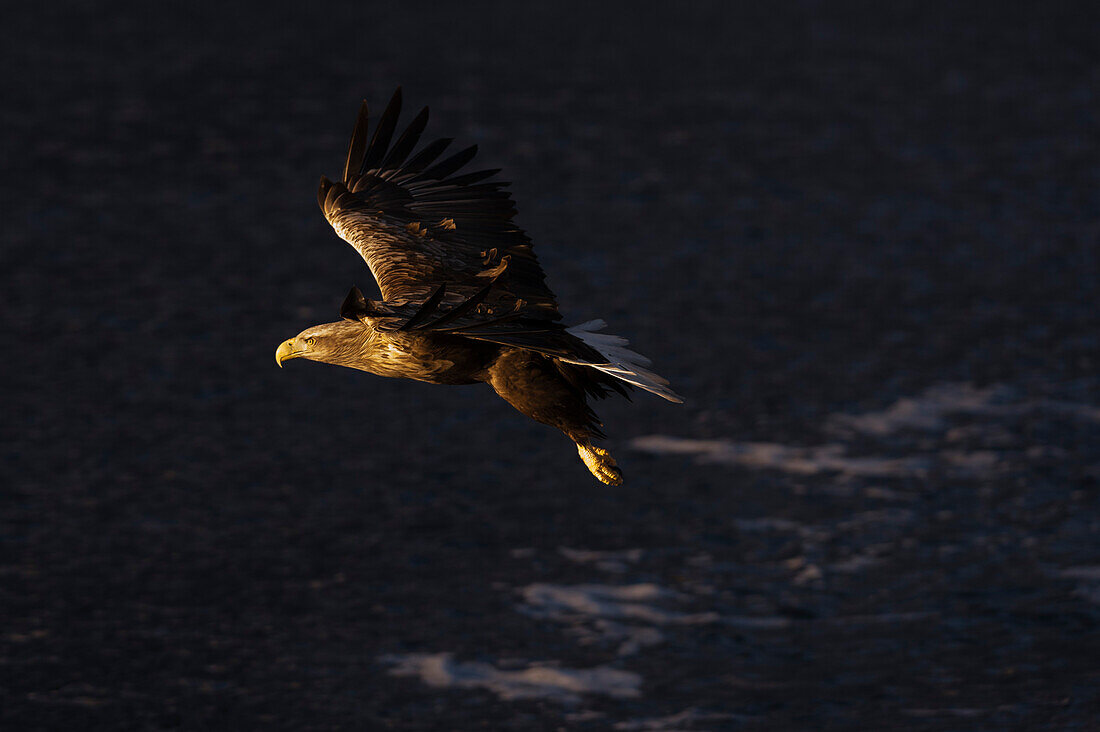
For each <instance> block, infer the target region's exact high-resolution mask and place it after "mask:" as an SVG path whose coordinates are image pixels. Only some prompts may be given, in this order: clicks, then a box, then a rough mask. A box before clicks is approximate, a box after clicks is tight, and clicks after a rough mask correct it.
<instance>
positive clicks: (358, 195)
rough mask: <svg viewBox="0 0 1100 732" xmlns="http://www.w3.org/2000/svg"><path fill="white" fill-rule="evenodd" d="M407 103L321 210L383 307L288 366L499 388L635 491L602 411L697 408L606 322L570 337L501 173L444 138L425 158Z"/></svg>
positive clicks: (364, 122)
mask: <svg viewBox="0 0 1100 732" xmlns="http://www.w3.org/2000/svg"><path fill="white" fill-rule="evenodd" d="M400 114H401V89H400V87H399V88H398V89H397V91H395V92H394V94H393V97H392V98H391V99H390V102H389V104H388V105H387V106H386V109H385V111H384V112H383V113H382V115H381V117H380V118H379V120H378V124H377V125H376V126H375V127H374V133H373V134H372V135H371V134H368V133H369V131H370V130H369V115H368V111H367V103H366V101H364V102H363V104H362V106H361V107H360V109H359V116H358V118H357V119H356V122H355V127H354V129H353V131H352V134H351V142H350V144H349V145H348V153H347V159H346V161H345V163H344V174H343V176H342V177H341V179H340V180H338V181H332V180H329V179H328V178H326V177H324V176H322V177H321V185H320V188H319V189H318V191H317V202H318V204H320V206H321V210H322V211H323V212H324V215H325V218H326V219H327V220H328V222H329V224H331V225H332V228H333V229H335V230H336V233H337V234H338V235H339V236H340V238H342V239H343V240H344V241H346V242H347V243H348V244H351V246H353V247H354V248H355V249H356V251H358V252H359V254H360V255H361V256H362V257H363V259H364V260H365V261H366V263H367V267H368V268H370V271H371V274H372V275H373V276H374V279H375V280H376V281H377V283H378V289H379V290H380V292H381V295H382V300H381V301H375V300H368V299H367V298H366V297H364V295H363V293H362V292H361V291H360V290H359V288H357V287H352V288H351V291H350V292H349V293H348V295H347V297H346V298H344V302H343V305H342V306H341V308H340V320H337V321H336V322H333V323H322V324H320V325H314V326H311V327H309V328H306V329H305V330H303V331H302V332H301V333H299V334H298V335H296V336H295V337H293V338H291V339H289V340H287V341H284V342H283V343H282V344H281V345H280V346H279V348H278V350H277V351H276V352H275V362H276V363H277V364H278V365H279V366H280V367H282V365H283V362H284V361H289V360H291V359H296V358H304V359H307V360H310V361H319V362H322V363H329V364H335V365H337V366H347V367H350V368H353V369H359V370H361V371H367V372H369V373H372V374H377V375H379V376H390V377H396V378H404V379H415V380H417V381H424V382H428V383H431V384H476V383H485V384H488V385H489V386H490V387H492V389H493V391H495V392H496V393H497V394H499V395H500V396H501V397H502V398H503V399H504V400H505V401H506V402H508V403H509V404H511V405H512V406H513V407H515V408H516V409H517V410H519V411H520V412H521V413H523V414H525V415H527V416H528V417H530V418H532V419H534V420H537V421H539V422H542V423H543V424H547V425H550V426H551V427H556V428H557V429H559V430H561V431H562V432H564V433H565V435H566V436H567V437H568V438H569V439H571V440H572V441H573V442H574V443H575V444H576V446H577V453H578V454H579V455H580V457H581V460H583V461H584V464H585V465H586V466H587V467H588V470H589V471H590V472H591V473H592V475H593V476H595V477H596V478H597V479H598V480H600V481H602V482H603V483H606V484H608V485H621V484H622V481H623V475H622V471H621V470H620V469H619V468H618V466H617V464H616V462H615V460H614V459H613V458H612V457H611V455H609V454H608V452H607V450H605V449H603V448H601V447H597V446H595V445H593V444H592V441H593V440H595V439H600V438H604V437H605V435H604V434H603V432H602V431H601V430H600V427H601V423H600V421H599V419H598V418H597V416H596V413H595V412H594V411H593V410H592V407H591V406H589V404H588V399H589V398H592V399H602V398H604V397H607V396H610V395H611V394H612V393H617V394H620V395H622V396H624V397H626V398H627V399H629V398H630V396H629V393H628V392H629V391H630V390H632V389H633V388H634V387H637V388H640V389H643V390H645V391H648V392H652V393H653V394H656V395H657V396H660V397H663V398H665V399H667V400H669V401H671V402H677V403H682V402H683V399H682V398H681V397H680V396H679V395H677V394H676V393H675V392H673V391H672V390H671V389H670V388H669V382H668V381H667V380H666V379H664V378H662V377H660V376H658V375H657V374H655V373H653V372H651V371H648V370H647V369H646V367H647V366H649V365H650V361H649V359H647V358H645V357H644V356H642V355H640V354H638V353H635V352H634V351H632V350H630V349H629V348H627V346H628V345H629V344H628V342H627V340H626V339H625V338H622V337H620V336H614V335H608V334H604V333H600V332H599V331H601V330H602V329H603V328H604V327H606V324H605V323H604V321H603V320H598V319H597V320H589V321H587V322H584V323H581V324H580V325H574V326H572V327H567V326H565V325H563V324H562V323H561V319H562V316H561V314H560V313H559V312H558V303H557V300H556V299H555V297H554V293H553V292H551V291H550V288H549V287H547V285H546V275H545V274H544V273H543V271H542V268H541V267H540V266H539V263H538V260H537V259H536V258H535V253H534V251H532V249H531V240H530V239H529V238H528V236H527V234H526V233H525V232H524V231H523V229H520V228H519V227H518V226H516V224H515V223H514V222H513V218H514V217H515V215H516V207H515V204H514V203H513V201H512V199H511V195H510V194H509V193H508V191H506V190H505V188H506V187H507V186H508V183H505V182H501V181H495V180H490V179H491V178H493V177H494V176H495V175H496V174H497V173H499V172H500V169H499V168H498V169H494V170H479V171H476V172H460V171H462V169H463V168H464V167H465V166H466V165H467V164H468V163H469V162H470V161H471V160H472V159H473V158H474V156H475V154H476V153H477V146H476V145H474V146H472V147H467V148H466V149H464V150H462V151H460V152H457V153H454V154H453V155H450V156H448V157H442V159H441V156H443V153H444V151H445V150H446V148H447V147H448V146H449V145H450V144H451V142H452V141H453V139H452V138H443V139H439V140H436V141H434V142H431V143H429V144H427V145H425V146H423V147H422V148H421V149H420V150H419V151H417V152H416V153H415V154H414V153H413V150H414V148H416V146H417V143H418V142H419V141H420V136H421V134H422V133H423V132H424V129H425V127H426V126H427V123H428V108H427V107H425V108H424V109H422V110H421V111H420V112H419V113H418V114H417V115H416V117H414V118H413V120H412V122H410V123H409V124H408V126H407V127H406V128H405V130H404V131H403V132H401V134H400V135H397V139H396V141H395V140H394V135H395V132H396V131H397V122H398V118H399V116H400Z"/></svg>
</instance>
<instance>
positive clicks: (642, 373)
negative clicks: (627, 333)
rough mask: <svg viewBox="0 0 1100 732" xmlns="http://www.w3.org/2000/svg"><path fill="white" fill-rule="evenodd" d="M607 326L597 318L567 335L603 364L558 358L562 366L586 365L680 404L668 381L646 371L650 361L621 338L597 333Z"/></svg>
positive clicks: (680, 401) (680, 399)
mask: <svg viewBox="0 0 1100 732" xmlns="http://www.w3.org/2000/svg"><path fill="white" fill-rule="evenodd" d="M606 327H607V323H605V322H604V321H603V320H601V319H596V320H589V321H588V322H587V323H581V324H580V325H574V326H573V327H572V328H568V329H567V332H568V333H571V334H573V335H575V336H576V337H577V338H580V339H581V340H582V341H584V342H585V343H586V344H588V345H589V346H591V347H592V348H594V349H595V350H597V351H599V352H600V354H601V355H603V357H604V358H606V359H607V363H589V362H588V361H576V360H569V359H562V360H563V361H565V362H566V363H573V364H577V365H579V366H590V367H592V368H594V369H597V370H599V371H603V372H604V373H605V374H610V375H612V376H614V377H615V378H617V379H622V380H623V381H625V382H626V383H628V384H633V385H634V386H636V387H638V388H639V389H645V390H646V391H648V392H651V393H653V394H656V395H657V396H659V397H662V398H664V399H667V400H669V401H670V402H676V403H678V404H682V403H683V401H684V398H683V397H682V396H680V395H679V394H677V393H676V392H674V391H673V390H672V389H669V388H668V379H665V378H663V377H661V376H658V375H657V374H655V373H653V372H652V371H647V370H646V369H645V368H643V367H645V366H649V365H650V363H651V361H650V360H649V359H648V358H646V357H645V356H643V355H642V354H640V353H635V352H634V351H631V350H630V349H629V348H627V346H629V345H630V342H629V341H627V340H626V339H625V338H623V337H622V336H617V335H609V334H607V333H597V332H596V331H598V330H603V329H604V328H606Z"/></svg>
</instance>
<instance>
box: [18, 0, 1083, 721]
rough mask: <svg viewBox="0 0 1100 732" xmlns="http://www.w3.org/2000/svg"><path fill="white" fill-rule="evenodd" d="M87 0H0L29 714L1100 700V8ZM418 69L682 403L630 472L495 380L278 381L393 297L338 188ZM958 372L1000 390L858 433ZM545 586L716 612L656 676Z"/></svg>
mask: <svg viewBox="0 0 1100 732" xmlns="http://www.w3.org/2000/svg"><path fill="white" fill-rule="evenodd" d="M93 5H95V4H88V3H71V4H66V3H57V4H54V3H49V4H46V3H23V4H20V5H19V6H18V7H14V6H13V7H9V8H7V9H6V10H5V11H4V13H3V16H4V17H3V21H2V23H0V26H2V28H3V30H2V31H0V34H2V39H0V40H2V43H0V61H2V67H0V68H2V71H0V78H2V87H0V91H2V97H3V105H2V109H0V119H2V121H3V135H2V136H0V150H2V155H3V166H4V175H3V177H2V180H0V187H2V189H3V201H4V204H3V224H2V226H0V242H2V251H0V257H2V270H0V272H2V281H0V288H2V289H0V291H2V296H3V303H4V305H3V308H2V311H0V318H2V319H3V325H4V328H3V334H4V340H5V345H4V349H3V350H4V355H3V360H4V373H5V376H4V379H3V390H4V400H3V403H4V407H5V412H6V417H7V418H6V419H5V420H3V424H2V426H0V434H2V435H3V447H2V455H3V475H4V481H3V482H4V486H5V487H4V488H3V492H2V498H0V500H2V503H0V539H2V544H0V552H2V554H0V602H2V605H0V610H2V619H3V622H2V626H3V627H2V628H0V630H2V633H0V694H2V699H0V722H2V724H3V726H4V728H5V729H111V730H117V729H162V728H180V727H182V728H188V729H216V728H227V729H228V728H233V729H255V728H269V729H296V730H300V729H376V728H394V729H477V728H485V729H556V728H570V729H611V728H613V727H614V726H615V725H618V728H620V729H672V728H679V729H825V728H829V729H834V728H835V729H867V728H879V729H884V728H895V729H1006V728H1027V729H1096V728H1097V725H1100V692H1098V685H1100V664H1098V661H1097V659H1098V658H1100V642H1098V641H1100V628H1098V624H1097V623H1098V621H1100V585H1098V582H1100V515H1098V509H1100V487H1098V482H1100V416H1098V415H1100V412H1096V411H1090V410H1095V409H1096V405H1097V404H1100V393H1098V386H1100V383H1098V382H1100V379H1098V376H1097V365H1098V364H1100V338H1098V333H1100V331H1098V326H1100V316H1098V310H1097V295H1096V287H1097V284H1098V281H1100V278H1098V274H1100V270H1098V257H1097V251H1098V250H1097V243H1098V239H1100V217H1098V212H1100V162H1098V161H1100V156H1098V154H1097V153H1098V148H1097V130H1098V129H1100V127H1098V123H1100V113H1098V109H1100V104H1098V97H1097V95H1098V94H1100V92H1098V91H1097V90H1098V89H1100V44H1098V43H1097V41H1096V37H1097V28H1098V25H1097V22H1096V21H1097V18H1096V16H1095V14H1091V13H1089V12H1088V11H1086V10H1085V8H1088V7H1090V4H1085V3H1081V4H1078V5H1077V6H1074V5H1071V4H1067V5H1059V6H1058V7H1056V8H1053V9H1051V8H1043V9H1042V10H1039V9H1037V8H1036V9H1035V10H1033V11H1030V12H1027V13H1014V12H1012V11H1010V10H1006V9H1004V8H1001V7H1000V6H999V5H998V6H997V7H996V8H995V9H994V8H990V9H982V8H980V7H976V6H970V7H969V8H968V9H962V10H958V9H955V10H948V9H939V10H930V9H928V8H927V7H926V4H925V3H890V4H889V6H890V8H891V10H889V11H888V12H885V11H883V10H882V9H880V8H879V7H878V6H879V4H878V3H865V4H837V3H816V2H800V3H791V4H783V5H782V7H779V8H770V7H769V8H767V9H764V8H762V7H761V8H745V7H742V8H736V7H731V5H732V4H727V3H692V4H686V5H687V7H682V6H681V5H684V4H676V7H673V5H672V4H668V5H664V6H654V5H650V4H628V5H622V6H617V5H613V4H602V3H593V2H585V3H561V2H555V3H546V4H538V5H535V6H530V7H529V6H527V5H526V4H519V3H447V4H444V3H440V4H430V3H400V4H398V3H366V2H363V3H356V4H348V5H333V4H329V3H324V2H318V3H302V4H298V5H293V6H283V5H280V4H276V3H263V4H255V5H251V6H245V5H233V6H231V7H228V8H226V7H223V6H222V4H221V3H209V4H205V5H204V4H203V3H193V4H188V5H187V6H173V7H168V8H158V9H155V10H153V9H150V8H148V7H146V6H145V5H144V4H135V5H132V6H127V5H125V4H122V3H119V4H114V5H113V6H112V8H111V9H110V10H105V9H104V8H102V7H93ZM753 5H758V4H753ZM759 5H771V4H759ZM398 84H402V85H403V86H404V90H405V98H406V103H407V109H415V108H418V107H419V106H421V105H424V104H428V105H430V106H431V108H432V121H431V122H430V124H429V135H433V134H434V135H435V136H455V137H457V138H458V139H459V141H460V142H466V143H471V142H473V143H478V144H479V145H480V146H481V151H482V152H481V155H480V158H479V160H480V162H482V163H484V164H486V165H491V166H493V167H496V166H502V167H504V168H505V174H504V178H505V179H507V180H512V181H514V185H513V189H512V190H513V193H514V195H515V198H516V200H517V201H518V204H519V208H520V216H519V219H518V221H519V223H520V224H521V225H522V226H524V227H525V228H526V229H527V230H528V232H529V233H530V234H531V236H532V238H533V239H534V241H535V243H536V251H537V252H538V254H539V256H540V258H541V261H542V263H543V266H544V268H545V269H546V271H547V273H548V275H549V282H550V284H551V286H552V287H553V288H554V289H555V291H556V292H557V293H558V295H559V297H560V300H561V302H562V309H563V312H564V313H565V315H566V319H567V320H568V321H570V322H579V321H581V320H586V319H588V318H591V317H604V318H605V319H606V320H608V322H609V323H610V324H611V328H610V330H611V331H612V332H615V333H623V334H625V335H628V336H629V337H630V338H631V340H632V342H633V343H634V344H635V345H636V347H637V348H638V349H639V350H640V351H642V352H644V353H646V354H648V355H651V356H652V357H653V358H654V360H655V362H656V368H657V370H658V371H660V372H661V373H663V374H665V375H667V376H668V377H669V378H671V379H672V381H673V385H674V387H676V388H677V390H678V391H680V392H681V393H683V394H684V395H685V396H686V397H687V404H686V405H685V406H682V407H678V406H674V405H669V404H667V403H665V402H662V401H660V400H657V399H653V398H649V397H647V396H645V395H640V396H638V397H636V398H635V401H634V404H628V403H626V402H623V401H619V402H616V403H607V404H604V405H602V406H601V408H600V413H601V415H602V416H603V417H604V421H605V425H606V428H607V431H608V433H609V434H610V435H611V439H610V440H609V441H608V443H607V446H608V447H609V448H610V449H611V450H612V452H613V453H614V454H615V455H616V456H617V457H618V458H619V460H620V464H621V465H622V466H623V468H624V470H625V473H626V476H627V482H626V485H625V486H622V487H619V488H609V487H605V486H600V485H598V484H596V483H595V482H594V481H593V480H592V479H591V478H590V477H589V476H588V475H587V472H586V471H585V470H584V467H583V466H582V465H581V464H580V462H579V461H578V460H577V458H576V454H575V451H574V450H573V449H572V446H571V445H570V444H569V443H568V442H567V441H566V440H564V438H562V437H561V436H560V435H558V434H556V433H554V432H552V431H551V430H549V429H548V428H545V427H543V426H541V425H538V424H535V423H533V422H529V421H526V420H525V419H523V418H522V417H520V416H519V415H518V414H516V413H514V412H512V410H511V409H510V407H508V405H506V404H505V403H504V402H503V401H501V400H499V399H497V398H496V397H495V396H493V395H492V394H491V393H490V392H489V391H488V390H487V389H486V388H484V387H464V388H441V387H432V386H427V385H422V384H417V383H412V382H398V381H392V380H382V379H379V378H376V377H371V376H368V375H364V374H359V373H356V372H352V371H347V370H342V369H336V368H331V367H322V366H319V365H315V364H308V363H304V362H294V363H291V364H288V367H287V368H286V369H284V370H282V371H280V370H279V369H277V368H276V367H275V364H274V363H273V352H274V349H275V347H276V346H277V345H278V344H279V342H281V341H282V340H284V339H285V338H288V337H290V336H292V335H295V334H296V333H297V332H299V331H300V330H301V329H302V328H304V327H305V326H307V325H311V324H313V323H316V322H323V321H327V320H332V319H335V317H336V314H337V309H338V307H339V303H340V300H341V299H342V297H343V295H344V293H345V292H346V291H347V289H348V287H349V286H350V285H352V284H358V285H360V286H361V287H364V289H365V290H366V289H368V288H372V287H373V283H372V282H371V279H370V274H369V272H368V271H367V270H366V269H365V267H363V266H362V262H361V260H359V258H358V256H357V255H356V254H355V252H354V251H352V250H351V249H350V247H347V246H346V245H345V244H344V243H343V242H341V241H340V240H339V239H337V238H336V237H335V235H334V234H333V232H332V231H331V229H330V228H329V227H328V225H327V224H326V223H325V222H324V220H323V219H322V217H321V215H320V212H319V211H318V209H317V205H316V202H315V197H314V194H315V190H316V185H317V179H318V177H319V176H320V174H322V173H326V174H328V175H330V176H332V175H336V174H338V173H339V171H340V166H341V164H342V156H343V153H344V150H345V146H346V141H347V135H348V134H349V132H350V128H351V124H352V122H353V120H354V116H355V112H356V108H357V106H358V103H359V100H360V99H361V98H364V97H365V98H366V99H368V101H369V102H370V103H371V104H372V108H373V109H376V110H378V109H380V108H381V107H382V105H383V104H384V103H385V101H386V100H387V99H388V98H389V95H390V93H392V90H393V88H394V87H395V86H396V85H398ZM407 114H408V113H407ZM406 118H408V117H406ZM944 384H948V385H952V384H953V385H960V384H961V385H966V384H969V385H971V386H972V388H974V389H992V390H993V391H991V392H988V393H992V394H995V395H996V399H994V400H993V401H994V402H995V404H993V405H992V406H989V405H987V407H988V408H982V409H984V411H982V409H979V410H978V411H974V410H971V411H969V412H967V411H966V410H965V409H962V408H961V407H960V408H959V410H956V411H958V412H959V413H956V411H952V410H953V409H954V408H952V409H951V410H948V411H949V412H950V415H949V416H945V417H943V418H942V419H941V420H940V423H938V424H933V425H932V426H931V427H932V429H923V430H921V429H917V430H913V429H908V430H907V429H902V430H898V431H893V432H891V433H889V434H880V435H877V436H876V435H873V434H871V435H868V434H862V435H861V434H858V433H857V434H848V435H847V436H839V437H838V434H839V433H838V432H837V431H836V429H835V425H836V424H837V421H836V420H837V418H836V417H835V416H833V415H837V414H856V415H858V414H864V413H873V412H880V411H882V410H885V409H888V408H890V406H891V405H892V404H895V402H896V401H897V400H899V399H903V398H911V399H919V398H920V395H922V394H927V391H926V390H928V389H930V388H932V389H935V388H937V385H939V386H942V385H944ZM1059 405H1060V406H1059ZM830 425H833V426H834V427H830ZM940 428H942V429H940ZM937 430H938V431H937ZM653 434H661V435H668V436H674V437H679V438H689V439H718V440H728V441H731V442H730V444H732V443H739V444H740V443H749V442H763V443H774V444H782V445H787V446H796V447H812V446H815V445H822V444H838V440H839V441H840V443H842V444H843V446H844V447H843V449H845V450H847V451H848V452H849V453H850V454H853V455H879V456H882V455H885V456H887V457H891V458H899V459H912V458H914V457H917V458H919V459H921V460H925V461H926V462H927V464H929V465H932V466H933V467H932V468H931V469H929V470H922V471H920V472H919V475H918V474H916V473H912V474H906V473H905V471H900V472H899V473H898V474H896V475H885V476H879V477H875V476H871V477H868V476H859V475H856V476H852V475H845V473H844V470H840V471H839V474H838V472H837V471H836V470H828V469H814V468H813V467H812V466H811V467H810V468H806V469H804V470H802V471H801V472H800V471H799V469H798V468H797V466H793V467H792V466H790V465H782V466H779V467H778V468H775V466H772V468H767V469H758V468H756V467H753V466H749V465H744V464H742V465H723V464H717V463H697V462H695V461H693V460H692V458H691V457H690V456H688V455H661V454H651V453H646V452H644V451H641V450H638V449H634V448H632V444H634V443H632V442H631V440H632V439H634V438H639V437H644V436H647V435H653ZM959 450H963V451H969V452H966V455H971V456H972V455H973V454H974V453H981V455H983V456H985V457H980V458H974V459H971V458H967V457H966V456H965V455H964V457H963V458H954V457H951V456H953V455H956V454H960V453H959ZM952 460H955V462H956V463H957V462H959V461H960V460H961V464H964V467H965V466H967V465H969V466H970V468H968V469H966V470H958V469H955V468H950V467H948V468H944V467H942V466H943V465H948V464H954V463H952V462H951V461H952ZM967 460H970V462H967ZM937 466H940V467H937ZM560 547H567V548H574V549H576V548H580V549H585V550H600V551H616V550H629V549H633V550H637V551H635V552H633V553H631V554H629V557H630V559H629V560H624V561H620V562H617V563H616V562H611V563H610V564H607V563H604V564H605V566H603V567H602V568H601V567H600V566H598V565H599V562H596V563H593V562H589V561H580V560H578V559H577V555H576V554H570V553H569V552H564V553H563V552H562V551H560V549H559V548H560ZM853 557H854V558H856V560H855V561H852V560H853ZM860 557H862V558H863V559H859V558H860ZM807 568H810V569H809V570H808V569H807ZM533 583H554V584H558V585H569V586H572V585H582V584H586V583H589V584H591V583H603V584H610V585H627V584H638V583H653V584H656V585H659V586H661V587H663V588H667V589H671V590H674V591H676V592H678V593H680V594H679V600H677V601H676V602H675V603H666V605H665V607H666V608H670V607H672V605H673V604H675V606H676V607H677V608H678V609H679V610H680V611H683V612H693V613H703V612H715V613H718V614H719V615H720V616H721V617H723V618H726V620H723V621H721V622H700V623H688V622H682V623H666V624H664V625H663V626H662V627H660V629H659V630H660V632H661V633H662V634H663V636H664V641H663V642H662V643H659V644H656V645H652V646H649V647H645V648H643V649H642V650H640V651H638V652H637V653H633V654H626V655H623V654H620V653H618V652H617V650H616V649H617V645H616V644H615V643H610V642H607V641H606V639H604V640H600V639H599V638H598V637H597V639H596V640H595V641H591V638H590V639H589V641H590V642H582V641H584V637H585V636H584V635H583V632H582V631H584V630H585V629H588V630H591V629H592V628H593V627H595V625H594V624H598V620H594V619H593V618H592V617H582V616H578V617H575V618H573V619H572V620H568V619H567V620H565V621H561V620H553V619H546V618H541V619H540V618H537V617H532V616H531V615H530V613H528V614H525V613H524V612H519V611H517V609H519V610H522V608H520V607H519V606H520V605H521V603H522V601H523V597H522V596H521V595H520V592H521V591H522V589H523V588H524V587H528V586H530V585H532V584H533ZM735 618H757V619H767V620H761V622H758V623H753V622H751V621H745V622H739V621H736V620H734V619H735ZM578 634H580V635H578ZM578 638H580V640H578ZM443 652H449V653H453V654H454V658H455V659H456V660H457V661H461V662H478V663H484V664H491V665H493V666H495V667H498V668H512V669H523V668H527V667H529V666H530V665H531V664H547V663H550V664H552V663H559V664H561V665H562V666H563V667H567V668H591V667H596V666H601V665H608V666H610V667H612V668H615V669H621V670H626V671H631V672H633V673H637V674H639V675H640V676H641V678H642V680H643V681H642V683H641V686H640V694H639V695H638V696H636V697H633V698H615V697H609V696H606V695H601V694H582V695H580V697H579V698H578V699H574V700H572V701H565V702H562V701H556V700H553V699H542V698H534V699H526V700H514V701H509V700H504V699H501V698H499V697H498V695H496V694H494V693H493V692H492V691H490V690H487V689H483V688H451V689H439V688H433V687H431V686H429V685H426V684H424V683H422V682H421V680H419V679H417V678H410V677H399V676H394V675H392V674H390V673H389V670H390V668H391V665H392V664H391V662H390V661H387V660H386V658H384V657H385V656H386V655H387V654H407V653H443ZM677 715H679V716H677ZM646 725H648V726H646Z"/></svg>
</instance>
